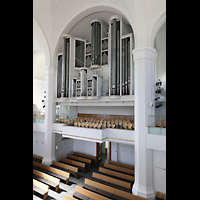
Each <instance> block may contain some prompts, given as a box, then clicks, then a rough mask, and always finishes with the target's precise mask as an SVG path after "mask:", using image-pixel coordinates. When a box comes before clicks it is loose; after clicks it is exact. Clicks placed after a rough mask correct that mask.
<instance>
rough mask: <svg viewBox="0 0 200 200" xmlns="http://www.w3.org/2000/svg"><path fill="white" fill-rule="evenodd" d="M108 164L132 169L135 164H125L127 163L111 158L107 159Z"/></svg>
mask: <svg viewBox="0 0 200 200" xmlns="http://www.w3.org/2000/svg"><path fill="white" fill-rule="evenodd" d="M108 164H111V165H115V166H119V167H124V168H127V169H132V170H134V169H135V166H133V165H127V164H124V163H120V162H115V161H112V160H108Z"/></svg>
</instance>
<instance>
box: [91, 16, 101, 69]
mask: <svg viewBox="0 0 200 200" xmlns="http://www.w3.org/2000/svg"><path fill="white" fill-rule="evenodd" d="M91 60H92V65H93V66H97V65H101V22H100V21H98V20H93V21H92V22H91Z"/></svg>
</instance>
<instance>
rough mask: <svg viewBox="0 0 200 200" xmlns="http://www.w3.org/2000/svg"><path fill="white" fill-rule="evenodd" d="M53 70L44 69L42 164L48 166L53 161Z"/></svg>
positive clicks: (51, 68) (50, 68) (49, 68)
mask: <svg viewBox="0 0 200 200" xmlns="http://www.w3.org/2000/svg"><path fill="white" fill-rule="evenodd" d="M54 70H55V69H54V68H53V67H46V68H45V80H46V105H45V132H44V159H43V161H42V163H44V164H47V165H50V164H51V162H52V160H55V134H54V133H53V132H52V130H53V103H54V95H53V91H54V90H53V88H54Z"/></svg>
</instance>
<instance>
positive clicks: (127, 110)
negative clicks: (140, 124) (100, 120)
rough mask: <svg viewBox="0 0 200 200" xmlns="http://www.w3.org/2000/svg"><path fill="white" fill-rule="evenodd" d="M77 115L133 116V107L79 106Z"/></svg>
mask: <svg viewBox="0 0 200 200" xmlns="http://www.w3.org/2000/svg"><path fill="white" fill-rule="evenodd" d="M78 113H88V114H110V115H134V107H133V106H123V107H119V106H101V107H99V106H96V107H95V106H90V107H87V106H79V107H78Z"/></svg>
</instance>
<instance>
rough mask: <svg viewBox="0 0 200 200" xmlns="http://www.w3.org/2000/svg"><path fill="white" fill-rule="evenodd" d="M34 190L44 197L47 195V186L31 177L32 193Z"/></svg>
mask: <svg viewBox="0 0 200 200" xmlns="http://www.w3.org/2000/svg"><path fill="white" fill-rule="evenodd" d="M35 192H37V193H39V194H41V195H43V196H44V199H46V198H47V197H48V192H49V186H48V185H46V184H44V183H41V182H40V181H37V180H35V179H33V193H35Z"/></svg>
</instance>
